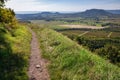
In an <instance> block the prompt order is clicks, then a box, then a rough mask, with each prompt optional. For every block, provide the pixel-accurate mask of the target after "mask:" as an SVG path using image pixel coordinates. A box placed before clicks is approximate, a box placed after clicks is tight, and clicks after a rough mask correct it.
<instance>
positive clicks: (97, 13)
mask: <svg viewBox="0 0 120 80" xmlns="http://www.w3.org/2000/svg"><path fill="white" fill-rule="evenodd" d="M80 16H82V17H88V18H90V17H91V18H96V17H98V18H102V17H112V16H114V15H113V14H112V13H109V12H107V11H105V10H101V9H91V10H86V11H85V12H82V13H81V14H80Z"/></svg>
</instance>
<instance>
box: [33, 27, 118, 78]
mask: <svg viewBox="0 0 120 80" xmlns="http://www.w3.org/2000/svg"><path fill="white" fill-rule="evenodd" d="M33 30H34V31H35V32H36V33H37V36H38V38H39V41H40V47H41V50H42V53H43V57H45V58H46V59H48V60H49V61H50V64H49V66H48V68H49V73H50V76H51V80H119V78H120V68H118V67H117V66H114V65H112V64H110V63H109V62H107V61H105V60H104V59H102V58H100V57H99V56H97V55H94V54H92V53H91V52H89V51H88V50H86V49H84V48H83V47H81V46H79V45H78V44H77V43H75V42H73V41H72V40H70V39H68V38H67V37H65V36H63V35H62V34H60V33H57V32H55V31H53V30H50V29H47V28H39V29H38V27H37V28H35V27H33Z"/></svg>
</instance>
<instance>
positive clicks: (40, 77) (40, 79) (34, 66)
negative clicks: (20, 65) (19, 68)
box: [28, 29, 50, 80]
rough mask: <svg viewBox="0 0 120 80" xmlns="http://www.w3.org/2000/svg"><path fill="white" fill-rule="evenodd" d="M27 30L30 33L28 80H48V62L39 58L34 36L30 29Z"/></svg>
mask: <svg viewBox="0 0 120 80" xmlns="http://www.w3.org/2000/svg"><path fill="white" fill-rule="evenodd" d="M29 30H30V32H31V33H32V41H31V55H30V62H29V69H28V75H29V80H50V79H49V74H48V71H47V69H46V65H47V63H48V62H47V61H46V60H45V59H43V58H42V57H41V54H40V50H39V43H38V40H37V37H36V34H35V33H34V32H33V31H32V30H31V29H29Z"/></svg>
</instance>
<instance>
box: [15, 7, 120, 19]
mask: <svg viewBox="0 0 120 80" xmlns="http://www.w3.org/2000/svg"><path fill="white" fill-rule="evenodd" d="M16 17H17V18H18V19H24V20H33V19H35V20H41V19H44V20H51V19H59V18H76V17H77V18H78V17H81V18H113V17H120V15H118V14H113V13H110V12H108V11H105V10H102V9H90V10H86V11H84V12H78V13H59V12H41V13H36V14H17V15H16Z"/></svg>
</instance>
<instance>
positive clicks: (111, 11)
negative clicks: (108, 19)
mask: <svg viewBox="0 0 120 80" xmlns="http://www.w3.org/2000/svg"><path fill="white" fill-rule="evenodd" d="M106 11H107V12H109V13H112V14H120V10H106Z"/></svg>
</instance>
